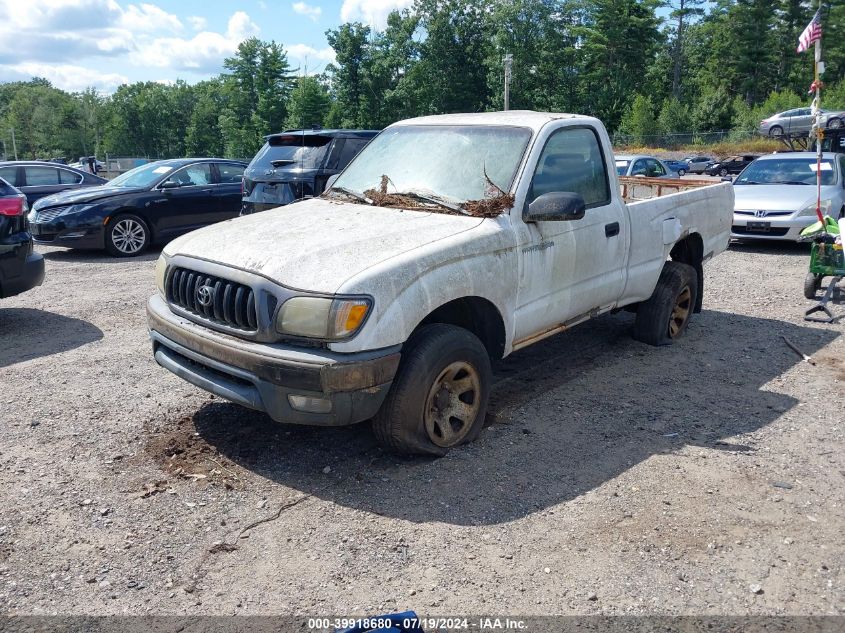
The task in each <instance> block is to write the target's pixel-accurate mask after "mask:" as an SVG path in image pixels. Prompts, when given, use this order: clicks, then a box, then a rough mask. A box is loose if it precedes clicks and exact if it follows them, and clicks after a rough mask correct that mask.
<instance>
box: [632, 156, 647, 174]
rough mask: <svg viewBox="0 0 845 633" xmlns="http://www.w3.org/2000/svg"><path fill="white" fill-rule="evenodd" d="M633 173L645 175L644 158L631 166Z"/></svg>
mask: <svg viewBox="0 0 845 633" xmlns="http://www.w3.org/2000/svg"><path fill="white" fill-rule="evenodd" d="M631 175H632V176H645V161H644V160H643V159H642V158H641V159H639V160H638V161H635V162H634V166H633V167H631Z"/></svg>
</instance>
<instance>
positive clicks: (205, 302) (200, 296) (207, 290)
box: [197, 286, 214, 308]
mask: <svg viewBox="0 0 845 633" xmlns="http://www.w3.org/2000/svg"><path fill="white" fill-rule="evenodd" d="M213 301H214V287H213V286H200V287H199V288H197V303H198V304H200V305H201V306H202V307H203V308H207V307H208V306H210V305H211V303H212V302H213Z"/></svg>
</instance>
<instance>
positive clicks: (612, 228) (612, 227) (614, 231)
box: [604, 222, 619, 237]
mask: <svg viewBox="0 0 845 633" xmlns="http://www.w3.org/2000/svg"><path fill="white" fill-rule="evenodd" d="M604 235H605V237H613V236H614V235H619V222H611V223H610V224H605V225H604Z"/></svg>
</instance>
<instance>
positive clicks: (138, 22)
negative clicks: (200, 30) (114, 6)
mask: <svg viewBox="0 0 845 633" xmlns="http://www.w3.org/2000/svg"><path fill="white" fill-rule="evenodd" d="M118 26H119V27H122V28H125V29H127V30H129V31H133V32H135V33H138V32H142V31H144V32H153V33H154V32H157V31H173V32H175V33H178V32H179V31H181V30H182V29H183V28H184V27H183V26H182V22H181V20H179V18H177V17H176V16H175V15H173V14H172V13H168V12H167V11H165V10H164V9H162V8H160V7H157V6H156V5H154V4H140V5H135V4H130V5H129V6H127V7H126V10H125V11H123V14H122V15H121V16H120V20H118Z"/></svg>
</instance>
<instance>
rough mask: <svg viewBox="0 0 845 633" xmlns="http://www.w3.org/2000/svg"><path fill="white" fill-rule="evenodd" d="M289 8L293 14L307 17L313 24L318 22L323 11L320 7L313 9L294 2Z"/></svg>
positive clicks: (307, 5) (308, 5)
mask: <svg viewBox="0 0 845 633" xmlns="http://www.w3.org/2000/svg"><path fill="white" fill-rule="evenodd" d="M291 6H292V7H293V11H294V13H298V14H299V15H304V16H307V17H309V18H311V19H312V20H313V21H314V22H316V21H317V20H319V19H320V16H321V15H323V9H322V8H321V7H313V6H311V5H310V4H305V3H304V2H294V3H293V5H291Z"/></svg>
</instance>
